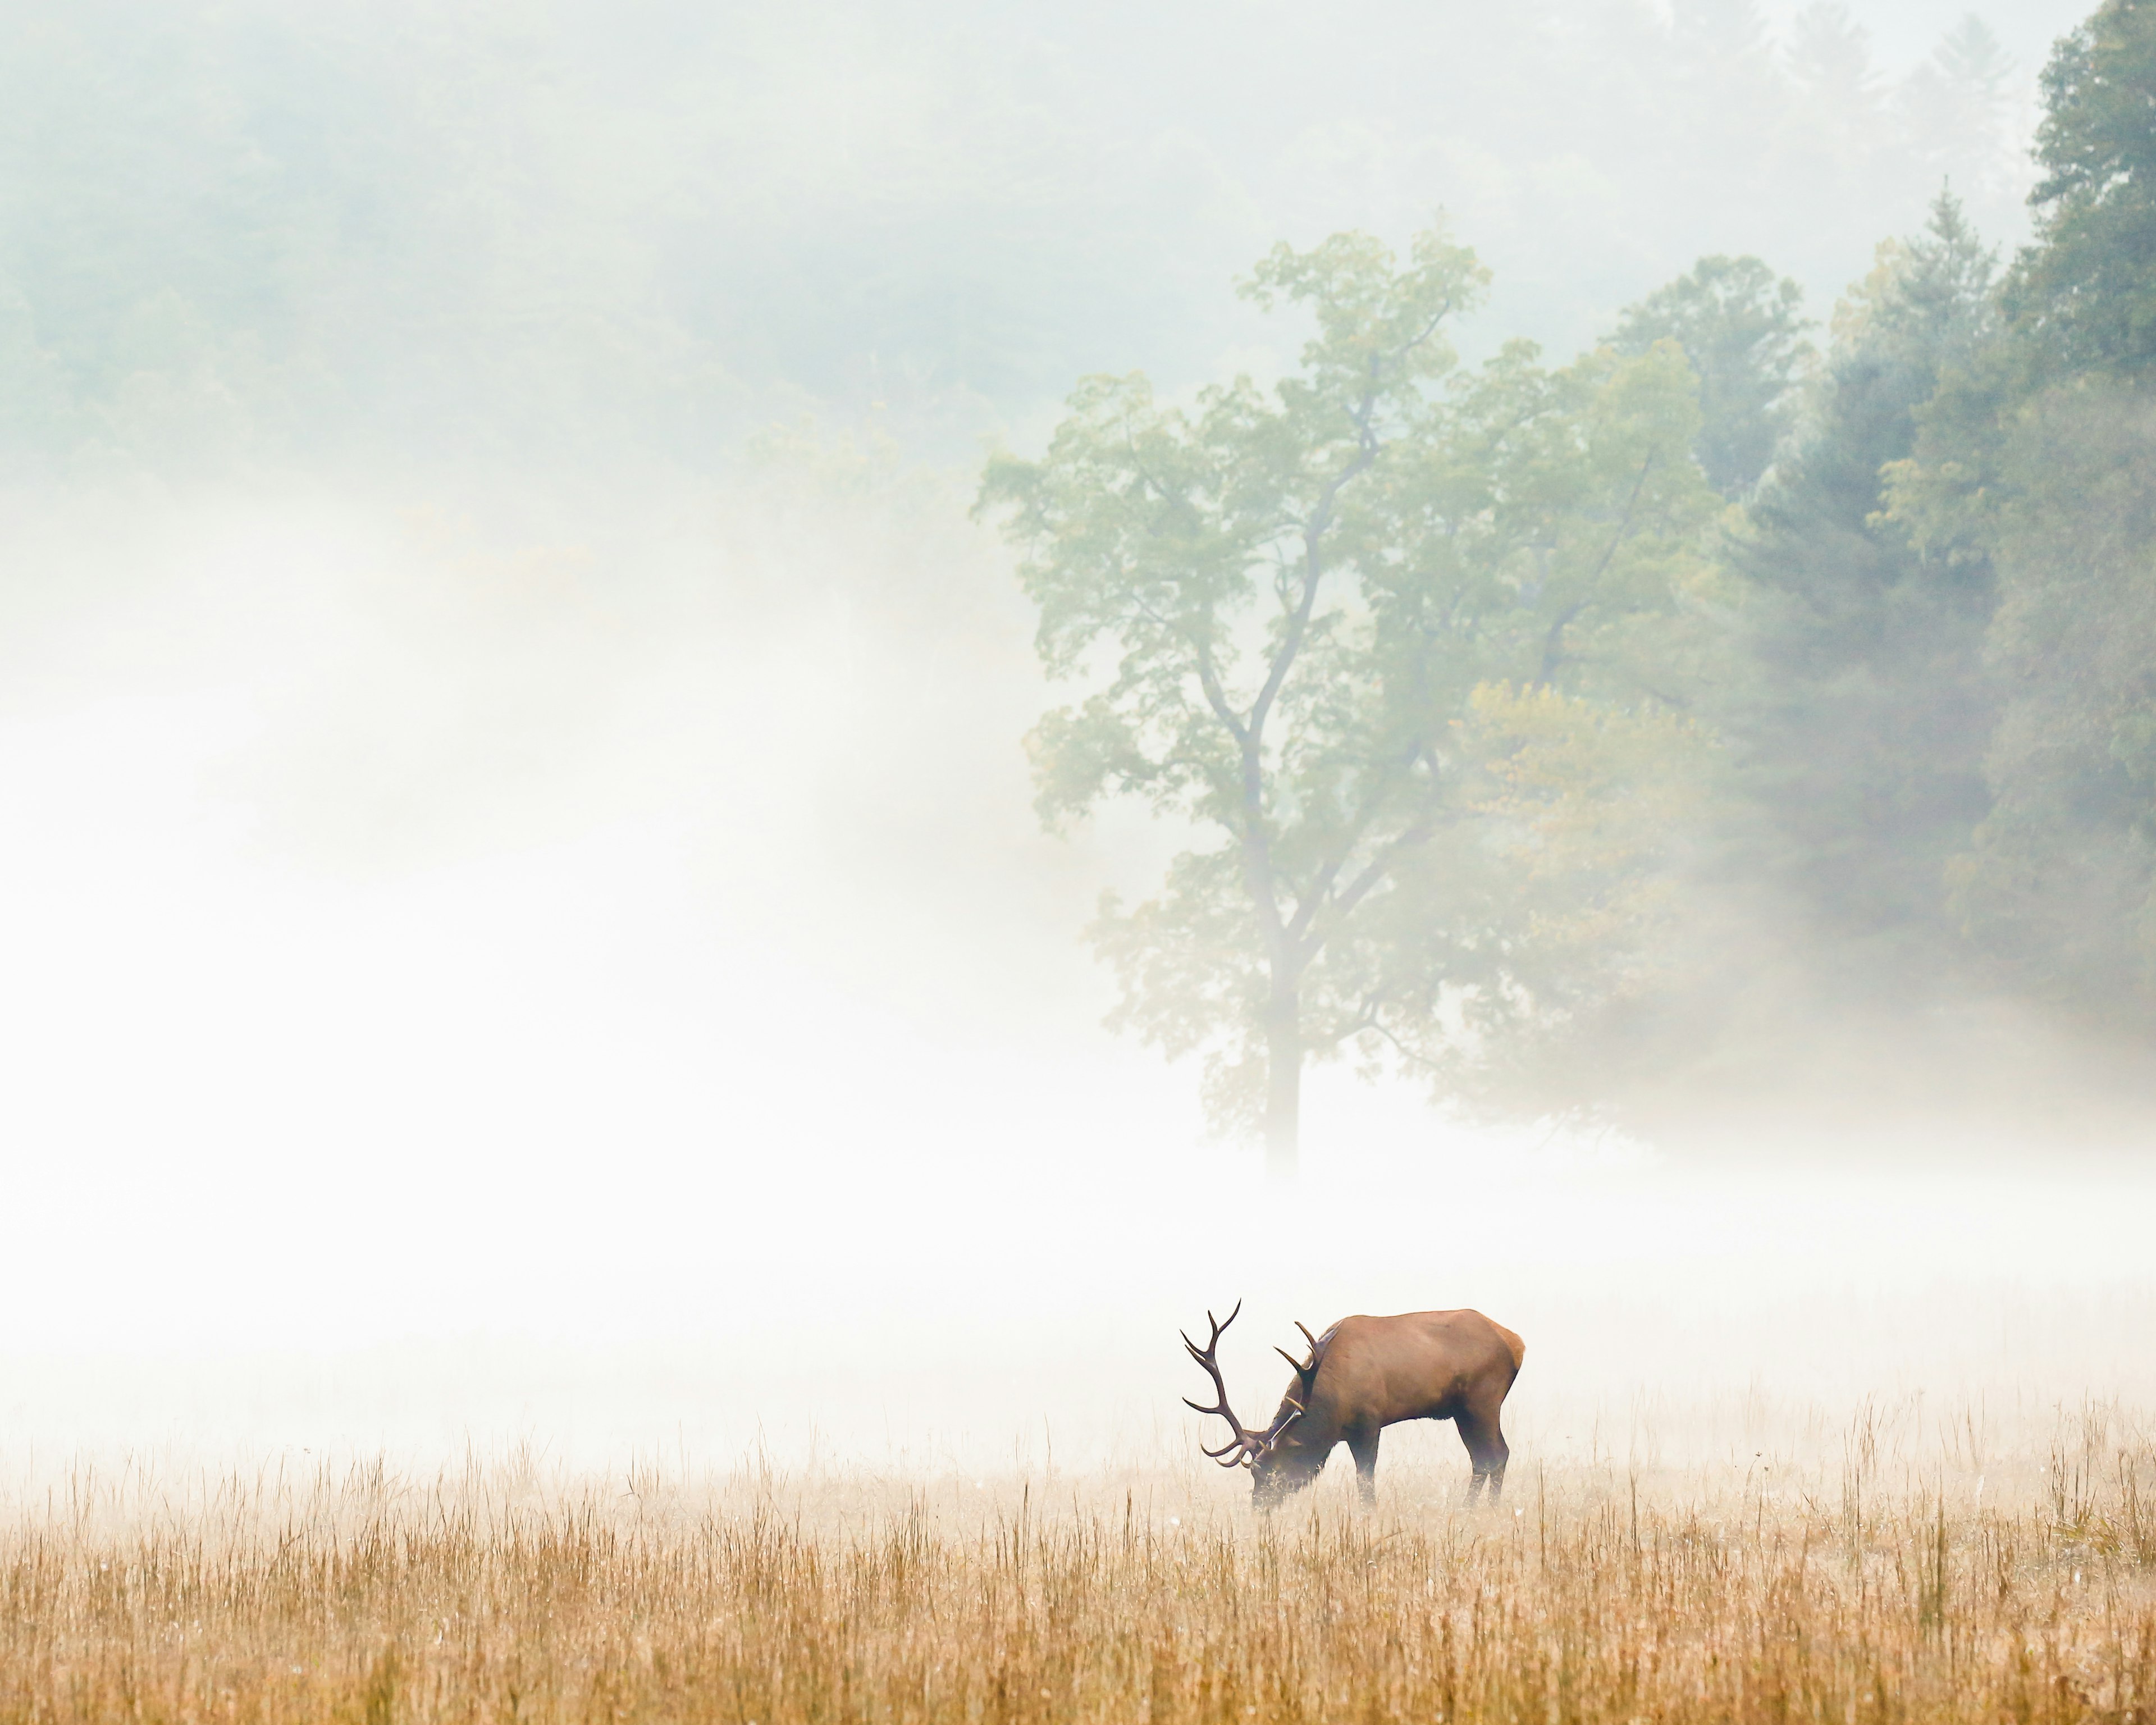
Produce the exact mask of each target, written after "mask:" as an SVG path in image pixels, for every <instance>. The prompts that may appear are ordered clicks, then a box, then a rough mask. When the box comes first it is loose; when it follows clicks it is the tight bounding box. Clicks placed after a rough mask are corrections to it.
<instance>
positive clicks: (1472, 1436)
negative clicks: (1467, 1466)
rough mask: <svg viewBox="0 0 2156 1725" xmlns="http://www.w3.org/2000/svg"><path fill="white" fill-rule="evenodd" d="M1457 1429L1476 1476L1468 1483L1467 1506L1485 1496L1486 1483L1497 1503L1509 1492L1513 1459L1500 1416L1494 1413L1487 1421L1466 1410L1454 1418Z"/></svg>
mask: <svg viewBox="0 0 2156 1725" xmlns="http://www.w3.org/2000/svg"><path fill="white" fill-rule="evenodd" d="M1452 1424H1453V1428H1454V1429H1455V1430H1456V1431H1458V1432H1459V1434H1460V1442H1461V1443H1463V1444H1465V1445H1466V1446H1467V1459H1468V1460H1469V1461H1471V1462H1472V1463H1474V1465H1475V1472H1474V1476H1473V1477H1472V1478H1471V1479H1470V1480H1469V1481H1467V1506H1468V1507H1469V1508H1473V1507H1475V1501H1476V1498H1478V1497H1481V1495H1482V1487H1483V1486H1484V1485H1485V1484H1487V1485H1488V1486H1489V1487H1490V1502H1492V1503H1495V1502H1496V1501H1497V1499H1498V1498H1499V1497H1501V1496H1502V1495H1503V1493H1504V1490H1505V1464H1506V1462H1507V1461H1509V1460H1511V1459H1512V1449H1511V1447H1510V1446H1509V1445H1507V1443H1506V1442H1505V1434H1504V1433H1503V1432H1502V1431H1501V1430H1498V1429H1497V1416H1496V1414H1495V1413H1494V1412H1493V1413H1491V1414H1490V1415H1489V1416H1488V1417H1487V1418H1485V1417H1484V1416H1483V1415H1481V1414H1477V1413H1471V1412H1469V1411H1467V1410H1466V1409H1462V1410H1461V1411H1460V1413H1459V1414H1455V1416H1454V1418H1453V1421H1452Z"/></svg>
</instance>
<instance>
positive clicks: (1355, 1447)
mask: <svg viewBox="0 0 2156 1725" xmlns="http://www.w3.org/2000/svg"><path fill="white" fill-rule="evenodd" d="M1347 1453H1348V1454H1349V1455H1353V1457H1354V1458H1355V1489H1356V1490H1357V1491H1359V1492H1360V1493H1361V1494H1362V1497H1363V1508H1365V1509H1375V1508H1376V1507H1378V1428H1377V1427H1376V1426H1374V1425H1373V1426H1371V1427H1370V1428H1369V1429H1368V1430H1355V1431H1351V1432H1349V1433H1348V1434H1347Z"/></svg>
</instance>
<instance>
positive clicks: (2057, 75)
mask: <svg viewBox="0 0 2156 1725" xmlns="http://www.w3.org/2000/svg"><path fill="white" fill-rule="evenodd" d="M2043 91H2044V107H2045V114H2044V121H2043V124H2042V126H2040V128H2039V130H2038V131H2037V134H2036V159H2037V162H2038V163H2039V165H2040V167H2042V168H2043V170H2044V177H2043V179H2042V180H2040V182H2038V183H2037V186H2036V188H2035V191H2034V192H2032V193H2030V198H2029V201H2030V204H2031V206H2032V207H2033V208H2035V211H2036V215H2037V243H2036V244H2035V245H2033V246H2030V247H2029V248H2028V249H2025V251H2024V252H2023V253H2022V254H2021V255H2020V258H2019V259H2017V260H2016V263H2015V269H2014V272H2013V275H2012V279H2011V280H2010V281H2009V282H2008V284H2007V288H2006V295H2005V298H2006V305H2007V308H2008V311H2009V312H2010V315H2011V316H2012V318H2013V320H2014V322H2015V326H2016V328H2017V330H2018V331H2020V332H2021V333H2022V334H2023V335H2024V336H2027V337H2029V338H2030V339H2031V340H2033V341H2035V344H2036V345H2037V347H2039V349H2040V351H2041V352H2043V353H2044V354H2045V355H2046V357H2048V359H2049V360H2050V361H2051V363H2052V364H2054V365H2056V366H2059V367H2062V368H2064V369H2065V370H2066V371H2069V372H2080V371H2091V370H2094V371H2103V372H2118V373H2123V374H2130V375H2136V376H2138V375H2142V374H2144V373H2146V372H2148V369H2149V367H2150V366H2151V364H2152V362H2156V125H2152V124H2151V122H2150V105H2151V103H2152V101H2156V4H2152V3H2150V0H2105V3H2104V4H2103V5H2102V6H2101V7H2099V8H2097V11H2096V12H2095V13H2093V14H2092V16H2091V17H2090V18H2089V19H2088V20H2087V23H2083V24H2082V26H2081V28H2079V29H2077V30H2076V31H2074V32H2073V33H2071V35H2068V36H2066V37H2065V38H2063V39H2061V41H2060V43H2059V44H2058V47H2057V49H2056V50H2055V51H2054V52H2053V54H2052V56H2051V64H2049V65H2047V66H2046V68H2045V69H2044V79H2043Z"/></svg>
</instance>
